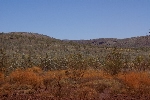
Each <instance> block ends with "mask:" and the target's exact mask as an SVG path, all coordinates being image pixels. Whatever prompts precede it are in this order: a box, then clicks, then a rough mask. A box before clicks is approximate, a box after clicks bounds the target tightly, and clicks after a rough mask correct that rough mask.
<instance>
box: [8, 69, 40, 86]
mask: <svg viewBox="0 0 150 100" xmlns="http://www.w3.org/2000/svg"><path fill="white" fill-rule="evenodd" d="M9 83H11V84H18V85H21V84H26V85H31V86H32V87H33V88H36V87H39V86H40V85H41V84H42V77H41V76H39V75H37V74H36V73H35V72H34V71H33V70H30V69H26V70H21V69H17V70H15V71H13V72H12V73H11V74H10V75H9Z"/></svg>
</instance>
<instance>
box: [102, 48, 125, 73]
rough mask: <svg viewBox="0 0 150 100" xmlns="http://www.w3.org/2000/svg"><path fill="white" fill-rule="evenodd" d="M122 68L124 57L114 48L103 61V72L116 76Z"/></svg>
mask: <svg viewBox="0 0 150 100" xmlns="http://www.w3.org/2000/svg"><path fill="white" fill-rule="evenodd" d="M123 66H124V57H123V54H122V53H120V52H119V51H118V50H116V48H115V49H114V50H113V51H112V52H111V53H109V54H108V55H107V56H106V57H105V60H104V68H103V69H104V71H106V72H107V73H109V74H111V75H117V74H118V73H119V72H120V71H121V70H122V68H123Z"/></svg>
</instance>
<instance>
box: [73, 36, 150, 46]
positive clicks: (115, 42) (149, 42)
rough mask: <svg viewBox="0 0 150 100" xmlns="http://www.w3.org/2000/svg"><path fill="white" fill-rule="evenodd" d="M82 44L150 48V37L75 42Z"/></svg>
mask: <svg viewBox="0 0 150 100" xmlns="http://www.w3.org/2000/svg"><path fill="white" fill-rule="evenodd" d="M73 41H74V42H77V43H81V44H91V45H97V46H100V47H120V48H142V47H150V36H149V35H147V36H139V37H131V38H125V39H117V38H99V39H91V40H73Z"/></svg>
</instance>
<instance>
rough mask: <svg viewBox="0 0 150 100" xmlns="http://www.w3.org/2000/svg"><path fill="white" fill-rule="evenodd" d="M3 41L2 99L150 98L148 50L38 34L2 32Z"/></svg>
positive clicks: (0, 60)
mask: <svg viewBox="0 0 150 100" xmlns="http://www.w3.org/2000/svg"><path fill="white" fill-rule="evenodd" d="M0 39H1V45H0V97H1V98H8V97H9V96H17V95H34V96H39V97H43V98H44V97H45V99H46V98H47V99H48V98H49V99H50V98H51V99H76V98H78V99H92V100H93V99H108V98H109V97H110V98H109V99H111V97H112V96H114V95H116V94H120V95H125V94H127V95H129V96H131V95H136V96H139V97H142V96H149V94H150V56H149V54H148V53H149V51H148V49H146V51H143V50H141V48H139V49H138V48H134V49H133V48H118V47H111V48H110V47H105V48H104V47H99V46H94V45H90V44H89V45H87V44H82V43H81V44H80V43H76V42H73V41H62V40H56V39H54V38H50V37H47V36H43V35H39V34H33V33H28V34H27V33H8V34H4V33H1V34H0ZM147 48H148V47H147ZM104 93H105V94H107V95H109V96H104V95H103V94H104ZM116 98H117V96H116Z"/></svg>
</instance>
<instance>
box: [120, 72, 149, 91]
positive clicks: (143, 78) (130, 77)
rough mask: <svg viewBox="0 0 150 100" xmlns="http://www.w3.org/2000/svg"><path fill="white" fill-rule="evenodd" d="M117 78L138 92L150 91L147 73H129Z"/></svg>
mask: <svg viewBox="0 0 150 100" xmlns="http://www.w3.org/2000/svg"><path fill="white" fill-rule="evenodd" d="M118 78H119V79H121V80H123V82H124V83H125V84H126V85H127V86H129V87H131V88H133V89H135V90H138V91H144V90H146V91H147V90H148V91H150V74H149V73H148V72H129V73H127V74H124V75H123V74H119V75H118Z"/></svg>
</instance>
